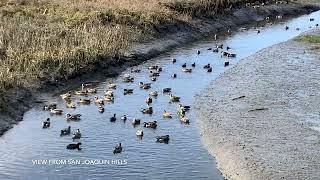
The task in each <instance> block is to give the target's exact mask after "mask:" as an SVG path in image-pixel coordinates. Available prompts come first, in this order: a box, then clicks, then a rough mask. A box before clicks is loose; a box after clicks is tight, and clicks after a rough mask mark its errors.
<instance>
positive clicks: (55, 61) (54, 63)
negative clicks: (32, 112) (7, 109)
mask: <svg viewBox="0 0 320 180" xmlns="http://www.w3.org/2000/svg"><path fill="white" fill-rule="evenodd" d="M249 1H250V0H248V1H245V2H249ZM239 2H244V1H243V0H234V1H229V0H199V1H197V0H164V1H161V0H1V1H0V92H4V91H5V90H7V89H8V88H11V87H16V86H19V87H20V86H22V87H28V88H29V87H33V86H35V85H37V83H36V82H39V80H44V79H48V78H68V77H70V76H73V75H76V74H77V73H78V72H81V71H82V72H83V71H89V70H88V69H86V68H87V67H88V66H87V65H89V64H93V63H95V62H97V61H101V60H104V59H107V57H115V56H118V55H121V54H122V53H123V52H124V51H126V50H127V48H128V47H129V46H130V44H132V42H134V41H139V40H141V39H143V38H146V37H147V38H150V37H152V36H153V35H154V34H153V33H154V30H153V28H154V27H157V26H160V25H163V24H166V23H169V22H171V23H172V22H176V21H188V20H189V19H192V18H194V17H195V16H197V15H198V14H201V15H212V14H214V13H215V12H217V11H218V9H219V8H222V7H229V5H230V4H232V3H239Z"/></svg>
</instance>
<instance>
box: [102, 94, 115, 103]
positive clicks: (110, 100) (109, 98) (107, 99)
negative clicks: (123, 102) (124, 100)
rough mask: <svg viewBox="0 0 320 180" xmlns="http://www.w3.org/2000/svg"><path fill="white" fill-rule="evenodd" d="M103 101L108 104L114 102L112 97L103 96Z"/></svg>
mask: <svg viewBox="0 0 320 180" xmlns="http://www.w3.org/2000/svg"><path fill="white" fill-rule="evenodd" d="M104 100H105V101H108V102H113V101H114V97H113V96H108V95H105V96H104Z"/></svg>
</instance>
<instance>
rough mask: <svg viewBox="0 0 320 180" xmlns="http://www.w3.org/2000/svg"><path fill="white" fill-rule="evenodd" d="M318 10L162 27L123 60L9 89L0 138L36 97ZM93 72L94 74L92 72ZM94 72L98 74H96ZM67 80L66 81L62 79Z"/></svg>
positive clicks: (262, 11) (249, 13)
mask: <svg viewBox="0 0 320 180" xmlns="http://www.w3.org/2000/svg"><path fill="white" fill-rule="evenodd" d="M317 9H319V7H318V6H314V5H302V4H295V3H290V4H287V5H285V4H277V5H275V4H274V5H268V6H261V7H260V8H255V9H254V8H252V7H242V8H237V9H233V10H232V13H230V14H229V15H220V16H219V15H217V16H216V18H215V19H201V20H199V19H198V20H195V21H193V22H192V23H191V24H192V26H190V25H185V24H181V25H180V26H174V27H173V26H170V25H165V26H164V27H163V29H160V30H159V34H161V35H159V38H158V39H155V40H153V41H150V42H146V43H141V44H137V45H135V46H133V47H134V48H133V49H132V50H131V51H128V52H127V54H126V56H125V57H121V58H119V59H113V60H106V59H101V61H99V62H98V63H94V64H91V65H88V66H86V68H84V69H82V70H79V71H78V72H77V73H76V74H73V75H72V76H70V77H64V78H62V79H63V80H62V79H56V78H52V79H47V80H44V81H42V82H41V85H40V88H38V89H23V90H20V89H19V90H17V89H13V90H11V91H10V92H8V93H6V95H5V96H4V97H3V101H2V102H6V103H4V104H3V105H2V106H3V107H0V110H1V112H2V113H0V116H1V118H0V119H1V120H0V135H2V134H3V133H4V132H5V131H7V130H8V129H9V128H11V127H13V125H14V124H16V123H17V122H19V121H21V120H22V115H23V112H24V111H25V110H26V109H28V108H29V107H31V106H33V104H34V102H37V103H38V101H40V102H41V98H40V100H39V94H43V93H45V95H47V94H52V93H56V92H61V91H64V90H66V89H70V88H72V87H74V86H75V85H79V84H80V83H81V82H83V81H90V80H97V79H98V80H99V78H101V79H103V78H105V77H106V75H116V74H118V73H119V72H121V71H122V70H123V69H125V68H126V67H128V66H132V65H135V64H138V63H141V62H143V61H146V60H148V59H150V58H152V57H155V56H157V55H159V54H162V53H164V52H167V51H170V50H172V49H173V48H176V47H179V46H182V45H185V44H186V43H188V42H192V41H196V40H199V39H200V38H203V37H205V36H208V35H212V34H213V33H220V34H221V35H223V34H224V33H225V32H226V30H227V29H236V28H238V27H239V26H240V25H248V24H250V23H253V22H256V21H261V20H263V19H264V17H266V16H272V17H274V16H275V15H278V14H282V15H285V16H292V15H295V16H296V15H298V14H304V13H308V12H310V11H314V10H317ZM92 72H95V73H92ZM97 72H98V73H97ZM65 79H67V80H65Z"/></svg>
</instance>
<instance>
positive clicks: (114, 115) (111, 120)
mask: <svg viewBox="0 0 320 180" xmlns="http://www.w3.org/2000/svg"><path fill="white" fill-rule="evenodd" d="M116 120H117V118H116V114H113V116H112V117H111V118H110V122H116Z"/></svg>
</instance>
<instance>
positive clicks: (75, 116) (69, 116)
mask: <svg viewBox="0 0 320 180" xmlns="http://www.w3.org/2000/svg"><path fill="white" fill-rule="evenodd" d="M80 117H81V114H69V113H68V114H67V115H66V119H67V120H70V121H78V120H80V119H81V118H80Z"/></svg>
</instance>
